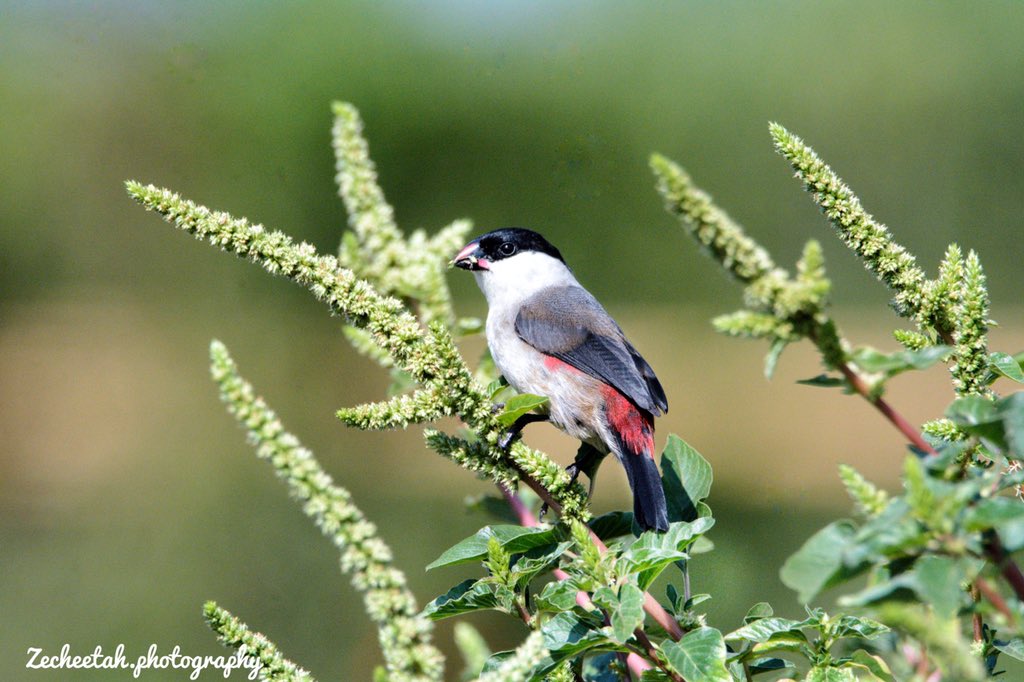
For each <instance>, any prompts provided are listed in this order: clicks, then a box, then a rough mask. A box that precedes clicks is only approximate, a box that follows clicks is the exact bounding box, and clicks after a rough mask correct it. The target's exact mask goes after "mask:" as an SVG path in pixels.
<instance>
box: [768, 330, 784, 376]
mask: <svg viewBox="0 0 1024 682" xmlns="http://www.w3.org/2000/svg"><path fill="white" fill-rule="evenodd" d="M787 345H789V341H787V340H786V339H775V340H774V341H772V347H771V349H770V350H769V351H768V354H767V355H765V356H764V378H765V379H768V380H771V378H772V376H773V375H774V374H775V366H776V365H777V364H779V356H781V355H782V351H784V350H786V346H787Z"/></svg>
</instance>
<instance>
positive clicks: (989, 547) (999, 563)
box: [982, 530, 1024, 601]
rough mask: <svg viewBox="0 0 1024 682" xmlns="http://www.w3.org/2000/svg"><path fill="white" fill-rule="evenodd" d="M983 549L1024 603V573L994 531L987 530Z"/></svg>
mask: <svg viewBox="0 0 1024 682" xmlns="http://www.w3.org/2000/svg"><path fill="white" fill-rule="evenodd" d="M982 547H984V549H985V556H987V557H988V559H989V561H991V562H992V563H993V564H995V565H996V568H998V569H999V573H1000V575H1002V576H1003V579H1004V580H1006V582H1007V583H1009V585H1010V587H1011V588H1013V593H1014V594H1016V595H1017V599H1020V600H1021V601H1024V573H1021V571H1020V566H1018V565H1017V563H1016V562H1015V561H1014V560H1013V559H1011V558H1010V555H1009V554H1007V553H1006V548H1005V547H1003V541H1002V540H1000V539H999V535H998V534H997V533H996V532H995V531H994V530H987V531H985V533H984V534H983V535H982Z"/></svg>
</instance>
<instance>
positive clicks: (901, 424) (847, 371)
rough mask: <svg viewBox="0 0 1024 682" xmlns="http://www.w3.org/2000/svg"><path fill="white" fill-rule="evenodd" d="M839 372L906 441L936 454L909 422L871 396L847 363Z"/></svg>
mask: <svg viewBox="0 0 1024 682" xmlns="http://www.w3.org/2000/svg"><path fill="white" fill-rule="evenodd" d="M839 371H840V372H842V373H843V376H844V377H846V381H847V383H848V384H850V387H851V388H853V390H854V391H856V392H857V394H858V395H860V396H861V397H862V398H864V399H865V400H867V401H868V402H869V403H871V404H872V405H874V406H875V408H876V409H877V410H878V411H879V412H881V413H882V415H883V416H884V417H885V418H886V419H888V420H889V422H890V423H891V424H892V425H893V426H895V427H896V429H897V430H898V431H899V432H900V433H902V434H903V435H904V436H906V438H907V440H909V441H910V442H911V443H913V444H914V447H916V448H917V449H919V450H922V451H924V452H927V453H928V454H931V455H934V454H936V452H935V448H933V447H932V446H931V445H930V444H929V443H928V441H926V440H925V439H924V438H923V437H922V436H921V433H920V432H919V431H918V430H917V429H915V428H914V427H913V425H911V423H910V422H908V421H907V420H906V419H904V418H903V415H901V414H900V413H899V412H897V411H896V410H894V409H893V408H892V406H891V405H889V403H887V402H886V401H885V400H883V399H882V398H881V397H880V396H874V395H871V388H870V387H869V386H868V384H867V382H866V381H864V379H863V378H862V377H861V376H860V375H859V374H857V372H855V371H854V370H853V368H852V367H850V365H849V363H846V362H844V363H841V364H840V365H839Z"/></svg>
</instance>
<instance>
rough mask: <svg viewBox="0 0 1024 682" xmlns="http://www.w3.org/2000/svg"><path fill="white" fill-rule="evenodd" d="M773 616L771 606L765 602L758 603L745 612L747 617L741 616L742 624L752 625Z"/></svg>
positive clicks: (773, 610)
mask: <svg viewBox="0 0 1024 682" xmlns="http://www.w3.org/2000/svg"><path fill="white" fill-rule="evenodd" d="M774 615H775V609H773V608H772V605H771V604H769V603H768V602H766V601H760V602H758V603H756V604H754V605H753V606H751V607H750V609H748V610H747V615H745V616H743V622H744V623H753V622H754V621H755V620H761V619H762V618H769V617H771V616H774ZM726 639H728V637H726Z"/></svg>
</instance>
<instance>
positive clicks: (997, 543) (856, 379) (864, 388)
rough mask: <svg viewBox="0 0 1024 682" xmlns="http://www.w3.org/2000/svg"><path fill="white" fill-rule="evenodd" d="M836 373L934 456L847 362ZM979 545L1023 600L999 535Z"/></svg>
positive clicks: (1023, 589) (1023, 587)
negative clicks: (838, 372) (841, 374)
mask: <svg viewBox="0 0 1024 682" xmlns="http://www.w3.org/2000/svg"><path fill="white" fill-rule="evenodd" d="M839 371H840V372H842V373H843V376H844V377H846V380H847V382H848V383H849V384H850V386H851V387H852V388H853V390H854V391H856V392H857V393H858V394H859V395H860V396H862V397H863V398H864V399H865V400H867V401H868V402H869V403H871V404H872V405H874V406H875V408H876V409H878V411H879V412H881V413H882V414H883V415H884V416H885V418H886V419H888V420H889V422H890V423H891V424H892V425H893V426H895V427H896V428H897V429H898V430H899V432H900V433H902V434H903V435H904V436H906V437H907V439H908V440H909V441H910V442H911V443H913V444H914V446H915V447H917V448H918V449H919V450H921V451H922V452H926V453H928V454H930V455H934V454H937V453H936V451H935V448H933V447H932V446H931V445H930V444H929V443H928V441H926V440H925V439H924V438H923V437H922V436H921V433H920V432H919V431H918V430H917V429H915V428H914V427H913V426H911V424H910V422H908V421H907V420H906V419H904V418H903V415H901V414H900V413H899V412H897V411H896V410H894V409H893V408H892V406H891V405H889V403H887V402H885V401H884V400H883V399H882V398H880V397H878V396H873V395H871V390H870V388H869V387H868V385H867V382H865V381H864V379H863V378H862V377H861V376H860V375H859V374H857V372H855V371H854V370H853V368H852V367H850V365H849V363H846V362H843V363H841V364H840V365H839ZM982 546H983V548H984V550H985V556H986V557H987V558H988V559H989V561H991V562H992V563H993V564H995V565H996V566H997V567H998V568H999V573H1000V574H1001V575H1002V576H1003V578H1004V579H1005V580H1006V582H1007V583H1008V584H1009V585H1010V587H1011V588H1012V589H1013V592H1014V594H1016V595H1017V599H1020V600H1021V601H1024V573H1021V570H1020V567H1019V566H1018V565H1017V564H1016V563H1015V562H1014V561H1013V559H1012V558H1010V556H1009V554H1007V552H1006V549H1005V548H1004V547H1003V543H1002V541H1001V540H1000V539H999V535H998V534H997V533H996V532H995V531H994V530H989V531H986V532H985V534H984V537H983V538H982Z"/></svg>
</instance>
